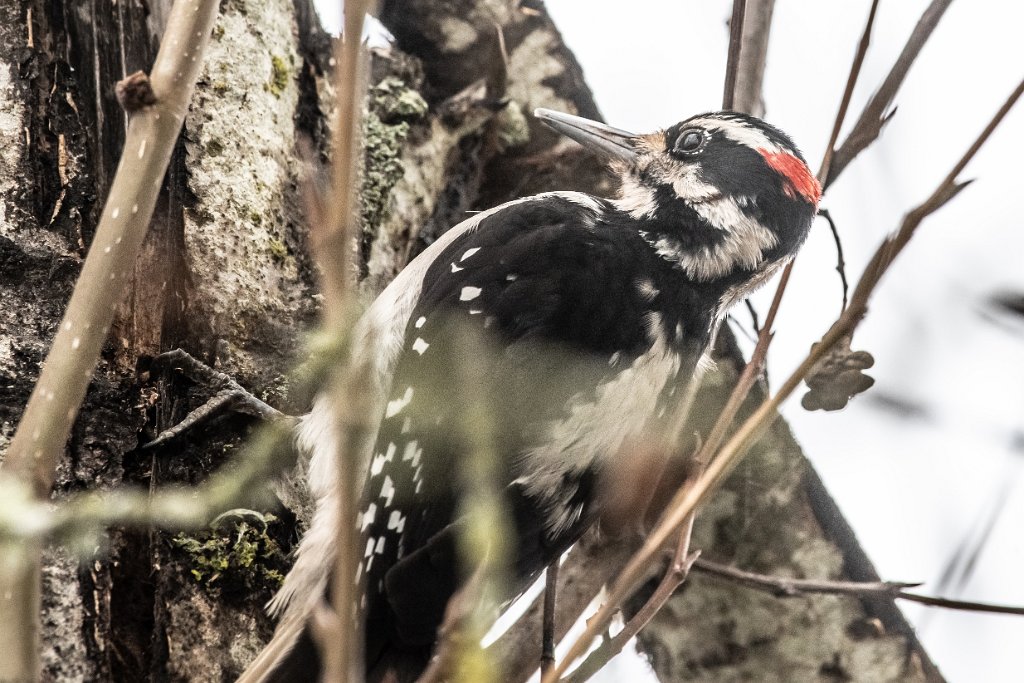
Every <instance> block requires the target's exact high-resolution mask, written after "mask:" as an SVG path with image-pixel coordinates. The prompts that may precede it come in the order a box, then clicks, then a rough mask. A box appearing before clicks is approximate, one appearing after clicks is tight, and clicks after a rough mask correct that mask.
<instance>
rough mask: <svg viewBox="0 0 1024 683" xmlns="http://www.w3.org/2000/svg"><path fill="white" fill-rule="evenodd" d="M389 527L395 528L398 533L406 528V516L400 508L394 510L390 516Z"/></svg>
mask: <svg viewBox="0 0 1024 683" xmlns="http://www.w3.org/2000/svg"><path fill="white" fill-rule="evenodd" d="M388 529H394V530H395V531H397V532H398V533H402V531H403V530H404V529H405V517H403V516H402V513H401V512H399V511H398V510H393V511H392V512H391V516H390V517H388Z"/></svg>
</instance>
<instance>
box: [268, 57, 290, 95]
mask: <svg viewBox="0 0 1024 683" xmlns="http://www.w3.org/2000/svg"><path fill="white" fill-rule="evenodd" d="M290 78H291V67H290V66H289V65H288V62H287V61H285V59H284V57H279V56H278V55H271V56H270V80H269V81H268V82H267V83H266V85H265V86H264V88H266V90H267V92H269V93H270V94H271V95H273V96H274V97H280V96H281V93H283V92H284V89H285V88H287V87H288V81H289V79H290Z"/></svg>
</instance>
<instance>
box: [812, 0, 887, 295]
mask: <svg viewBox="0 0 1024 683" xmlns="http://www.w3.org/2000/svg"><path fill="white" fill-rule="evenodd" d="M877 11H878V0H872V2H871V9H870V10H869V11H868V20H867V22H866V23H865V24H864V31H863V32H862V33H861V36H860V43H858V44H857V52H856V53H854V56H853V64H851V65H850V75H849V76H847V78H846V87H845V88H844V89H843V98H842V100H840V102H839V111H838V112H837V113H836V120H835V123H833V124H832V134H831V135H830V136H829V138H828V145H826V146H825V156H824V157H823V158H822V160H821V166H820V167H819V168H818V182H819V183H821V186H822V187H825V180H826V179H827V178H828V175H829V168H830V167H831V166H832V157H833V156H834V155H835V153H836V141H837V140H839V133H840V131H841V130H842V128H843V122H844V121H845V120H846V112H847V111H848V110H849V109H850V99H851V98H852V97H853V88H854V86H856V85H857V79H858V78H859V77H860V68H861V66H862V65H863V64H864V57H865V55H867V53H868V45H870V44H871V28H872V27H873V26H874V25H875V13H876V12H877ZM840 170H841V169H840ZM837 175H838V171H837ZM844 308H845V306H844Z"/></svg>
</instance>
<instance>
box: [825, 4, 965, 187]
mask: <svg viewBox="0 0 1024 683" xmlns="http://www.w3.org/2000/svg"><path fill="white" fill-rule="evenodd" d="M952 2H953V0H932V2H931V4H930V5H928V8H927V9H925V11H924V13H923V14H922V15H921V18H920V19H918V21H917V25H916V26H915V27H914V31H913V32H912V33H911V34H910V38H908V39H907V43H906V45H904V46H903V51H902V52H901V53H900V56H899V57H898V58H897V59H896V63H895V64H893V66H892V69H890V71H889V75H887V76H886V77H885V80H884V81H883V82H882V85H881V87H880V88H879V89H878V92H876V93H875V94H874V96H873V97H872V98H871V100H870V101H869V102H868V104H867V106H866V107H864V111H863V112H861V115H860V118H859V119H857V123H855V124H854V126H853V130H851V131H850V134H849V135H847V136H846V140H845V141H844V142H843V144H842V145H840V147H839V149H837V150H836V152H835V154H834V156H833V157H832V162H831V165H830V168H829V171H828V175H827V176H826V177H825V180H824V182H822V187H825V188H827V187H828V186H829V185H831V184H832V183H833V182H834V181H835V179H836V177H838V176H839V174H840V173H842V172H843V169H845V168H846V166H847V165H848V164H849V163H850V162H851V161H853V159H854V157H856V156H857V155H858V154H860V153H861V152H862V151H864V149H865V148H866V147H867V146H868V145H870V144H871V143H872V142H874V141H875V139H877V138H878V136H879V135H880V134H881V132H882V127H883V126H884V125H885V124H886V122H888V120H889V119H890V118H891V117H892V115H893V113H895V110H893V111H888V110H889V107H890V106H891V105H892V103H893V100H895V99H896V93H897V92H898V91H899V89H900V86H902V85H903V80H904V79H905V78H906V76H907V73H908V72H909V71H910V67H911V66H912V65H913V64H914V60H915V59H917V55H918V54H920V52H921V48H923V47H924V45H925V43H926V42H928V38H929V37H930V36H931V34H932V31H934V30H935V27H936V26H938V24H939V20H940V19H942V15H943V14H944V13H945V11H946V10H947V9H948V8H949V5H950V3H952ZM887 111H888V113H886V112H887ZM831 146H832V145H830V147H831Z"/></svg>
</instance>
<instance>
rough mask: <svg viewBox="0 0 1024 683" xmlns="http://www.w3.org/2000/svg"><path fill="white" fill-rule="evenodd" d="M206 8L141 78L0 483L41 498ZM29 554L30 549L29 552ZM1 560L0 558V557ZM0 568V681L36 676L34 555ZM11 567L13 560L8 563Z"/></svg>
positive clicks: (191, 15)
mask: <svg viewBox="0 0 1024 683" xmlns="http://www.w3.org/2000/svg"><path fill="white" fill-rule="evenodd" d="M217 8H218V3H217V2H215V1H214V0H178V2H176V3H175V4H174V7H173V8H172V9H171V12H170V14H169V16H168V18H167V28H166V30H165V31H164V38H163V40H162V41H161V45H160V51H159V52H158V54H157V57H156V61H155V62H154V63H153V70H152V73H151V76H150V84H151V86H152V90H153V94H154V95H155V98H156V103H155V104H152V105H149V106H145V107H144V108H142V109H139V110H138V111H135V112H134V113H132V115H131V117H130V119H129V125H128V132H127V135H126V138H125V144H124V150H123V154H122V156H121V161H120V163H119V165H118V170H117V174H116V175H115V176H114V181H113V183H112V185H111V189H110V195H109V197H108V198H107V203H106V205H105V207H104V209H103V213H102V215H101V217H100V222H99V226H98V227H97V229H96V235H95V237H94V238H93V242H92V246H91V248H90V249H89V255H88V257H87V258H86V260H85V263H84V264H83V266H82V272H81V275H80V276H79V278H78V282H77V284H76V286H75V290H74V292H73V293H72V295H71V300H70V302H69V303H68V307H67V310H66V311H65V313H64V317H63V319H62V320H61V323H60V326H59V327H58V329H57V334H56V335H55V337H54V340H53V343H52V344H51V347H50V352H49V354H48V355H47V358H46V361H45V362H44V363H43V370H42V373H41V374H40V377H39V381H38V382H37V383H36V386H35V389H34V390H33V392H32V396H31V397H30V398H29V402H28V405H27V406H26V408H25V413H24V415H23V417H22V419H21V422H20V423H19V424H18V429H17V431H16V432H15V435H14V438H13V440H12V441H11V444H10V447H9V449H8V451H7V458H6V462H5V466H4V471H3V473H2V475H3V477H16V478H18V479H21V480H22V481H26V482H31V487H32V491H33V493H34V495H35V496H37V497H40V498H45V497H46V496H48V495H49V492H50V488H51V487H52V485H53V479H54V476H55V472H56V468H57V464H58V462H59V460H60V456H61V454H62V453H63V450H64V444H65V443H66V442H67V438H68V434H69V433H70V431H71V425H72V423H73V422H74V419H75V416H76V415H77V413H78V409H79V407H80V406H81V403H82V399H83V398H84V397H85V391H86V388H87V387H88V385H89V381H90V379H91V378H92V373H93V371H94V369H95V367H96V361H97V359H98V358H99V354H100V349H101V347H102V346H103V342H104V340H105V339H106V335H107V330H108V329H109V328H110V324H111V322H112V321H113V318H114V307H115V306H116V304H117V303H118V302H119V301H120V299H121V295H122V293H123V291H124V286H125V284H126V283H127V280H128V276H129V274H130V273H131V272H132V266H133V264H134V263H135V257H136V254H137V253H138V251H139V247H140V246H141V244H142V240H143V238H144V237H145V234H146V229H147V227H148V226H149V220H150V218H151V217H152V215H153V207H154V206H155V204H156V199H157V195H158V193H159V188H160V184H161V182H162V180H163V177H164V174H165V172H166V170H167V164H168V161H169V160H170V157H171V152H172V151H173V149H174V144H175V141H176V140H177V138H178V132H179V131H180V130H181V124H182V121H183V120H184V117H185V112H186V111H187V109H188V104H189V102H190V101H191V99H192V90H193V87H194V86H195V81H196V78H197V77H198V75H199V71H200V69H201V68H202V65H203V60H202V55H203V52H204V50H205V48H206V43H207V41H208V39H209V37H210V31H211V30H212V28H213V22H214V19H215V18H216V16H217ZM32 545H33V544H29V546H32ZM4 550H7V549H6V548H5V549H4ZM18 555H20V559H21V560H22V561H21V562H6V563H4V564H3V568H0V613H2V614H3V615H4V618H3V619H2V620H0V651H2V652H4V656H3V657H0V679H3V680H35V679H36V678H37V677H38V672H39V659H38V651H39V623H38V622H39V617H38V615H39V604H40V600H39V576H38V574H39V548H38V546H35V547H28V546H24V547H23V548H22V552H20V553H18ZM11 557H12V558H13V557H17V555H12V556H11Z"/></svg>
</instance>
